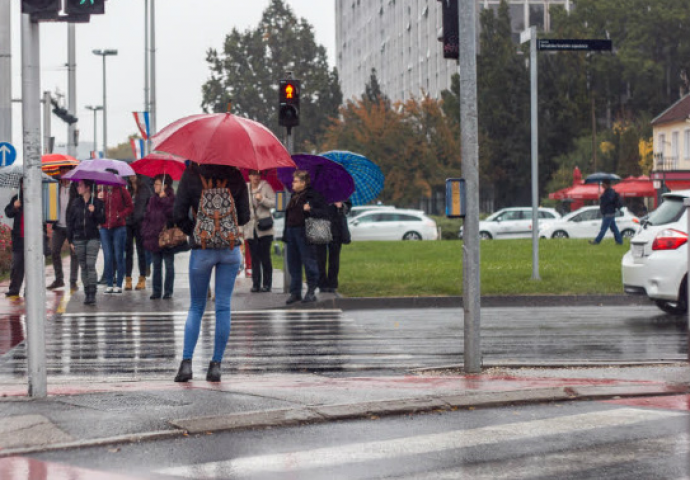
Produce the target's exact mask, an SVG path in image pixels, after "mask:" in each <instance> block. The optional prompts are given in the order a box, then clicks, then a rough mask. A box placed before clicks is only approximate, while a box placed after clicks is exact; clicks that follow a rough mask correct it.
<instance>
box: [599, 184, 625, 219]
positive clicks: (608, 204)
mask: <svg viewBox="0 0 690 480" xmlns="http://www.w3.org/2000/svg"><path fill="white" fill-rule="evenodd" d="M619 198H620V197H619V196H618V192H616V191H615V190H614V189H613V188H611V187H609V188H607V189H606V190H604V193H602V194H601V197H599V209H600V210H601V214H602V215H614V214H615V213H616V210H618V209H619V208H620V207H621V205H620V200H619Z"/></svg>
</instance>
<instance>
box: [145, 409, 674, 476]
mask: <svg viewBox="0 0 690 480" xmlns="http://www.w3.org/2000/svg"><path fill="white" fill-rule="evenodd" d="M674 417H687V415H686V414H685V413H680V412H672V411H659V410H644V409H635V408H622V409H618V410H616V411H615V415H612V414H611V412H610V411H599V412H591V413H583V414H578V415H567V416H560V417H554V418H548V419H542V420H534V421H529V422H518V423H508V424H501V425H492V426H488V427H482V428H475V429H470V430H455V431H451V432H445V433H436V434H429V435H419V436H414V437H405V438H397V439H393V440H383V441H372V442H364V443H357V444H350V445H344V446H339V447H326V448H318V449H312V450H305V451H298V452H290V453H281V454H270V455H257V456H252V457H244V458H237V459H231V460H225V461H216V462H209V463H204V464H199V465H189V466H181V467H173V468H166V469H162V470H159V471H158V472H157V473H162V474H166V475H172V476H178V477H183V478H194V479H200V480H201V479H215V478H224V476H227V475H230V474H231V475H232V476H233V477H236V478H244V477H251V476H255V475H270V474H278V473H286V472H294V473H298V472H300V471H302V470H309V469H319V468H334V467H339V466H344V465H347V464H353V463H361V462H369V461H382V460H391V459H396V458H399V459H404V458H405V457H409V456H413V455H423V454H433V453H438V452H443V451H448V450H455V449H464V448H469V447H478V446H489V445H501V444H507V443H510V442H519V441H524V440H530V439H538V438H541V437H546V436H554V435H568V434H575V433H582V432H588V431H593V430H597V429H602V428H616V427H625V426H630V425H635V424H639V423H642V422H653V421H659V420H664V419H669V418H674ZM659 441H661V440H659ZM683 442H684V443H682V442H681V447H677V445H678V443H675V444H674V445H676V447H677V448H680V449H681V450H683V449H684V450H683V451H686V452H687V451H688V439H687V436H686V437H685V438H684V439H683ZM626 458H628V457H627V456H621V461H626ZM562 466H563V467H565V466H566V464H565V463H564V464H562ZM582 468H587V465H583V466H582ZM557 470H558V465H556V466H555V468H554V473H558V471H557ZM458 471H459V472H460V471H461V472H462V473H463V475H462V477H463V478H473V479H474V478H480V479H482V478H487V479H488V478H495V477H491V476H486V472H481V471H477V472H476V473H477V475H478V476H476V477H475V476H474V475H469V476H468V475H466V474H465V471H466V470H465V469H462V470H458ZM532 472H533V470H532ZM452 473H453V472H451V474H452ZM456 473H457V472H456ZM448 478H460V477H458V476H454V477H448Z"/></svg>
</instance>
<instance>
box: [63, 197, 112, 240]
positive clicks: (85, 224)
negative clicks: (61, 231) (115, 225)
mask: <svg viewBox="0 0 690 480" xmlns="http://www.w3.org/2000/svg"><path fill="white" fill-rule="evenodd" d="M90 204H91V202H89V204H88V205H87V204H86V202H84V197H81V196H80V197H77V198H76V199H75V200H74V201H73V202H72V205H71V207H70V209H69V210H68V211H67V241H68V242H69V243H74V241H75V240H98V239H100V234H99V229H98V225H99V224H101V223H103V222H105V204H104V203H103V200H99V199H98V198H94V199H93V206H94V207H95V209H94V211H93V212H90V211H89V209H88V206H89V205H90Z"/></svg>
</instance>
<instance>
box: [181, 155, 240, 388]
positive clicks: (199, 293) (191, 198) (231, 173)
mask: <svg viewBox="0 0 690 480" xmlns="http://www.w3.org/2000/svg"><path fill="white" fill-rule="evenodd" d="M202 196H203V200H204V203H202V202H201V201H200V200H202ZM231 203H232V204H233V205H234V210H235V214H236V215H235V216H234V218H232V216H231V217H230V218H228V217H225V218H224V219H223V223H222V224H221V223H220V222H219V221H218V220H216V221H215V222H214V221H211V222H210V227H211V228H212V229H213V226H214V225H215V226H216V227H219V229H220V230H221V232H219V233H221V234H223V237H224V238H227V239H228V240H229V241H231V242H232V244H231V245H230V247H225V248H204V247H205V246H206V243H204V242H208V241H211V242H213V241H214V240H216V239H217V238H218V236H216V235H215V234H214V233H210V234H209V232H208V230H206V228H207V227H209V225H207V224H206V220H210V219H212V218H213V217H216V215H217V218H218V217H220V216H221V212H220V209H219V208H218V207H215V208H214V206H215V205H224V207H223V208H224V211H225V210H227V211H225V213H224V214H225V215H227V214H229V213H231V212H232V210H233V208H232V207H230V204H231ZM204 205H205V206H206V207H207V209H208V210H207V209H204V211H200V209H201V208H202V207H203V206H204ZM225 206H227V207H225ZM209 210H210V211H209ZM190 211H191V212H193V215H191V216H190ZM249 215H250V213H249V197H248V194H247V185H246V183H245V182H244V178H243V177H242V174H241V173H240V171H239V170H237V168H235V167H231V166H227V165H200V166H196V165H194V166H192V167H190V168H188V169H187V170H185V172H184V173H183V174H182V178H181V179H180V184H179V186H178V189H177V196H176V197H175V205H174V208H173V221H174V222H175V224H176V225H177V226H178V227H180V228H181V229H182V231H183V232H184V233H186V234H187V235H189V236H190V237H192V238H193V240H194V241H193V242H192V254H191V256H190V259H189V289H190V295H191V303H190V305H189V313H188V314H187V322H186V324H185V330H184V350H183V352H182V362H181V363H180V368H179V370H178V372H177V375H176V376H175V381H176V382H188V381H189V380H191V379H192V357H193V355H194V349H195V348H196V343H197V340H198V339H199V332H200V330H201V319H202V317H203V315H204V311H205V310H206V298H207V294H208V288H209V282H210V280H211V274H212V273H213V270H214V269H215V271H216V331H215V342H214V348H213V357H212V359H211V363H210V364H209V367H208V372H207V373H206V380H207V381H209V382H219V381H220V378H221V368H220V367H221V361H222V360H223V355H224V353H225V347H226V345H227V343H228V337H229V336H230V300H231V298H232V292H233V289H234V288H235V278H236V277H237V272H238V271H239V269H240V264H241V262H242V255H241V253H240V244H241V242H240V241H239V238H236V237H235V234H236V235H237V237H239V236H240V235H239V234H240V232H241V231H240V230H239V229H240V227H242V226H243V225H245V224H246V223H247V222H248V221H249ZM228 221H229V224H228V223H226V222H228ZM197 227H198V228H197ZM228 228H230V229H231V230H232V232H229V231H226V232H223V231H222V230H225V229H228ZM209 237H210V238H209ZM199 240H201V242H200V241H199ZM212 244H213V243H212Z"/></svg>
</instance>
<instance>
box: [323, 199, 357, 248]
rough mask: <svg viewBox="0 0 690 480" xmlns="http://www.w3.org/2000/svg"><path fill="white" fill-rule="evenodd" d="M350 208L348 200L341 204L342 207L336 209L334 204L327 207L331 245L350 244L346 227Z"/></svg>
mask: <svg viewBox="0 0 690 480" xmlns="http://www.w3.org/2000/svg"><path fill="white" fill-rule="evenodd" d="M351 208H352V202H350V201H349V200H348V201H346V202H343V206H342V207H340V208H338V207H336V206H335V205H334V204H332V203H331V204H330V205H328V218H329V219H330V220H331V233H332V234H333V243H350V240H351V237H350V229H349V228H348V226H347V214H348V213H349V211H350V209H351Z"/></svg>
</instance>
